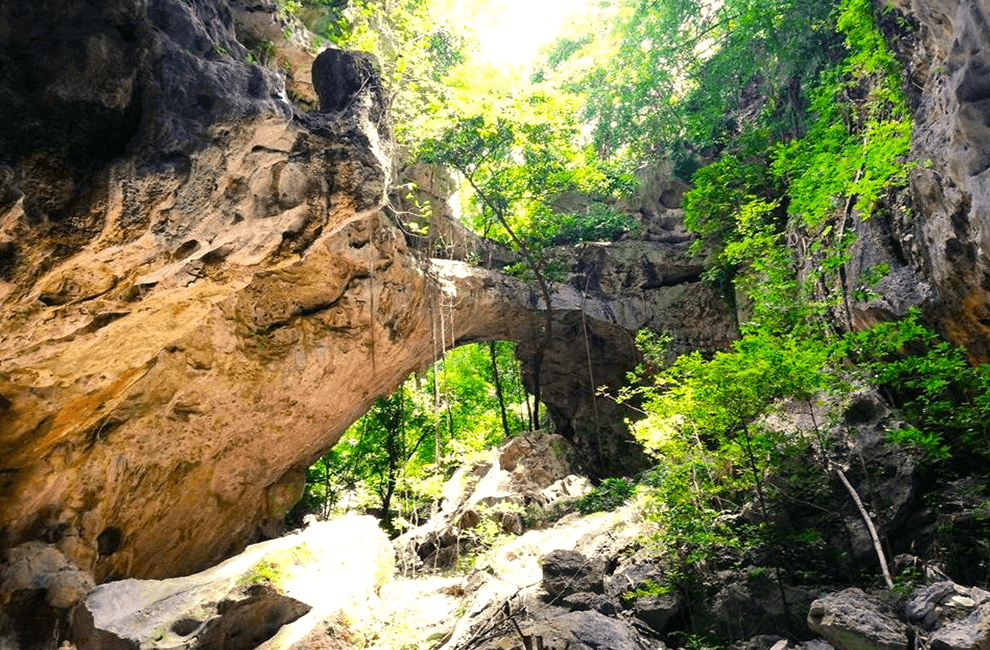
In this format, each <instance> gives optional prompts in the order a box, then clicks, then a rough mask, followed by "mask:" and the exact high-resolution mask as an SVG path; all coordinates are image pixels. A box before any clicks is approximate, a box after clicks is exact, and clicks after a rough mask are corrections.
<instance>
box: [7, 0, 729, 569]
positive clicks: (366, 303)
mask: <svg viewBox="0 0 990 650" xmlns="http://www.w3.org/2000/svg"><path fill="white" fill-rule="evenodd" d="M53 26H54V27H53ZM0 67H2V69H3V70H4V73H5V74H3V75H2V76H0V79H2V81H0V98H2V101H0V118H2V119H3V122H4V124H5V125H7V126H8V127H9V128H6V129H4V130H3V132H2V133H0V152H2V153H0V163H2V165H3V166H2V168H0V180H2V182H0V303H2V307H0V547H3V548H9V547H13V546H16V545H18V544H21V543H23V542H26V541H29V540H43V541H46V542H49V543H52V544H55V545H57V547H58V548H59V549H60V550H61V551H62V552H63V553H64V554H65V556H66V557H68V558H69V560H71V562H73V563H75V565H77V566H78V567H80V568H82V569H84V570H86V571H90V572H92V573H93V575H94V576H95V577H96V579H97V581H98V582H101V581H105V580H108V579H112V578H121V577H129V576H133V577H165V576H174V575H179V574H185V573H189V572H192V571H196V570H200V569H203V568H205V567H207V566H209V565H210V564H212V563H215V562H216V561H218V560H220V559H222V558H224V557H227V556H228V555H229V554H231V553H232V552H234V551H236V550H238V549H240V548H242V547H243V546H244V545H245V544H246V543H248V542H249V541H251V540H253V539H257V538H258V537H259V536H264V535H267V534H273V533H275V532H277V529H278V525H279V522H280V521H281V517H282V515H283V513H284V512H285V510H286V509H287V508H288V507H290V506H291V505H292V504H293V502H294V501H295V500H296V499H297V498H298V496H299V495H300V493H301V489H302V482H303V471H304V469H305V468H306V467H307V466H308V465H309V464H310V463H311V462H312V461H313V460H314V459H316V458H317V457H319V455H321V454H322V453H323V452H324V451H325V450H326V449H327V448H328V447H329V446H331V445H332V444H333V443H334V442H335V441H336V440H337V438H338V437H339V436H340V434H341V432H342V431H343V430H344V429H345V428H346V427H347V426H348V425H349V424H350V423H351V422H353V421H354V420H355V419H357V418H358V417H359V416H360V415H361V414H362V413H363V412H364V411H365V410H366V409H367V408H368V407H369V405H370V404H371V403H372V402H373V400H374V399H375V398H376V397H379V396H381V395H385V394H388V393H389V392H390V391H392V390H394V388H395V387H396V386H397V385H398V384H399V382H400V381H402V380H403V379H404V378H405V377H406V376H407V375H408V374H409V373H410V372H411V371H413V370H417V369H421V368H423V367H425V366H426V365H428V364H429V363H431V362H432V361H433V360H434V359H435V358H436V357H437V355H438V354H440V352H441V351H442V348H444V347H451V346H452V345H454V344H455V343H460V342H465V341H471V340H485V339H492V338H495V339H511V340H515V341H519V342H521V344H522V345H521V347H520V355H521V356H522V357H523V360H524V362H525V361H526V359H528V358H529V357H531V356H532V354H533V351H534V349H535V342H536V341H537V340H539V339H540V338H542V334H541V332H540V327H541V323H542V319H541V318H539V317H538V312H539V310H540V308H541V305H540V304H539V300H538V299H537V297H536V293H535V292H533V291H532V290H531V289H530V287H528V286H527V285H526V284H524V283H522V282H520V281H518V280H514V279H512V278H508V277H505V276H502V275H500V274H499V273H497V272H493V271H486V270H483V269H480V268H475V267H472V266H470V265H468V264H466V263H463V262H456V261H451V260H447V261H439V260H430V259H428V258H427V257H425V256H423V255H420V254H416V253H414V252H412V251H411V250H410V249H409V247H408V246H407V243H406V241H405V239H404V237H403V235H402V232H401V231H400V230H399V229H398V228H396V227H395V226H394V225H393V223H392V222H391V221H390V220H389V219H388V218H387V217H386V215H385V214H384V213H383V212H382V209H381V206H382V205H383V203H384V202H385V198H386V194H387V190H388V187H389V185H390V182H391V180H392V175H393V174H392V164H393V162H392V153H391V144H390V138H389V125H388V116H387V115H386V114H385V111H384V109H383V107H382V104H381V92H380V88H379V85H378V83H377V82H376V81H375V79H374V76H373V74H372V71H371V68H372V66H371V64H370V63H369V62H368V61H367V60H366V59H364V58H361V57H352V56H347V55H341V54H339V53H330V54H328V55H326V56H324V57H321V59H317V61H316V62H315V63H314V64H313V68H314V79H313V80H314V84H313V86H314V87H315V89H316V90H317V91H318V92H320V93H321V97H320V99H321V104H322V110H320V111H312V112H302V111H300V110H299V109H298V108H297V107H295V106H293V105H292V104H290V102H289V100H288V98H287V96H286V93H285V89H284V79H283V77H282V76H281V74H280V73H276V72H273V71H271V70H268V69H266V68H263V67H260V66H258V65H252V64H249V63H248V62H247V56H246V50H245V49H244V47H243V46H242V45H241V44H240V42H239V41H238V39H237V34H236V33H235V29H234V21H233V19H232V16H231V12H230V10H229V8H228V5H227V4H226V3H224V2H219V1H216V0H150V1H149V2H144V1H143V0H113V1H111V2H104V3H100V4H99V7H98V8H97V7H96V6H95V5H94V4H93V3H92V2H87V1H84V0H61V1H60V2H57V3H45V4H43V5H41V4H36V3H4V4H3V5H2V6H0ZM661 225H663V224H661ZM664 227H666V228H667V229H668V230H670V229H672V228H673V226H672V225H670V224H667V225H665V226H664ZM686 244H687V239H686V237H684V236H683V235H678V236H676V237H673V238H670V237H659V238H655V240H653V241H642V242H638V243H634V242H624V243H622V244H621V245H619V246H617V247H615V248H614V251H613V250H612V249H609V248H608V247H604V246H596V245H588V246H586V247H584V248H583V249H581V250H580V251H578V252H577V253H576V254H577V258H576V260H575V261H574V262H573V270H574V271H575V273H574V274H572V275H571V280H570V282H569V283H564V284H559V285H557V286H556V287H555V296H554V304H553V309H554V314H555V326H554V327H555V332H554V339H555V342H554V347H553V349H552V350H550V352H549V353H548V358H547V360H546V361H545V362H544V364H543V366H542V368H541V373H542V384H543V386H544V387H545V391H544V396H545V399H546V401H547V402H548V404H549V405H550V407H551V410H552V412H553V414H554V416H555V418H556V419H557V420H558V421H559V422H560V424H561V426H562V428H563V430H564V431H566V432H569V435H571V437H572V438H573V439H575V440H576V441H577V443H578V447H579V449H581V450H583V453H584V455H585V457H586V458H587V463H586V464H587V465H589V466H590V465H596V464H599V463H600V461H601V460H602V459H603V458H604V457H605V456H608V457H610V458H613V459H616V465H617V466H620V467H621V466H622V465H623V464H625V465H627V466H629V465H635V463H636V456H635V455H634V454H630V453H629V451H630V450H629V449H628V448H627V447H625V446H623V440H626V439H627V438H623V435H625V434H624V433H623V432H622V431H621V430H619V429H617V430H615V431H613V432H612V433H611V434H610V435H603V436H601V437H599V428H598V426H597V425H598V423H599V422H602V421H604V419H605V416H603V415H602V413H601V412H597V411H596V410H595V408H594V407H593V406H592V402H593V400H594V399H595V398H594V390H593V388H594V386H596V385H600V384H603V383H608V382H610V381H613V380H615V379H619V378H621V377H622V376H623V373H624V372H625V371H626V370H627V369H628V368H629V367H631V365H632V364H633V363H634V362H635V361H636V359H637V353H636V351H635V348H634V346H633V344H632V338H631V335H630V332H632V331H634V330H635V329H636V328H639V327H642V326H644V325H652V326H655V327H664V328H666V329H670V330H671V331H672V332H673V333H674V335H675V337H676V338H678V339H679V340H680V341H681V343H682V345H684V346H687V345H702V346H706V347H717V346H722V345H725V344H726V342H727V341H728V340H729V338H730V337H731V336H732V328H733V324H732V319H731V318H730V317H729V314H727V312H726V310H725V308H724V305H723V304H722V302H721V301H720V300H719V298H718V297H717V295H716V294H715V293H714V292H712V291H711V290H710V289H707V288H704V287H703V286H702V285H701V284H700V283H699V282H698V275H699V273H700V270H701V268H700V266H698V264H697V263H695V262H692V261H690V260H687V259H686V258H685V257H684V255H683V249H684V248H685V246H686ZM581 314H584V316H582V315H581ZM578 337H580V338H578ZM578 341H580V342H578ZM589 359H590V360H589ZM529 371H530V373H532V371H533V369H532V368H531V367H530V370H529ZM592 378H593V380H592ZM602 409H603V410H604V409H605V406H604V405H603V406H602ZM599 418H601V419H599ZM603 431H607V430H604V429H603Z"/></svg>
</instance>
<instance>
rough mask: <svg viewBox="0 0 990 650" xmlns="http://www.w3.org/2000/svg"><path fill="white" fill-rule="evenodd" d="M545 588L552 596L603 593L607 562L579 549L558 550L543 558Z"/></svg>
mask: <svg viewBox="0 0 990 650" xmlns="http://www.w3.org/2000/svg"><path fill="white" fill-rule="evenodd" d="M542 565H543V588H544V589H545V590H546V592H547V593H548V594H550V596H551V597H552V598H561V597H563V596H567V595H569V594H574V593H578V592H592V593H598V594H600V593H603V591H604V588H603V585H602V580H603V579H604V577H605V562H604V561H603V560H602V559H601V558H588V557H585V556H584V555H582V554H581V553H579V552H577V551H568V550H558V551H553V552H551V553H549V554H548V555H547V556H546V557H544V558H543V562H542Z"/></svg>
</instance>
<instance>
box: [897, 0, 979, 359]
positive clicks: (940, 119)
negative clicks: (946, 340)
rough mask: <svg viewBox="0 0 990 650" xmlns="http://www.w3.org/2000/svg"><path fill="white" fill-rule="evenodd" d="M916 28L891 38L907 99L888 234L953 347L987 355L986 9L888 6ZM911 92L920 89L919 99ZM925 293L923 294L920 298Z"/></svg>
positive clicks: (974, 0) (975, 1) (932, 2)
mask: <svg viewBox="0 0 990 650" xmlns="http://www.w3.org/2000/svg"><path fill="white" fill-rule="evenodd" d="M886 4H888V5H892V6H895V7H897V8H898V9H900V10H902V11H903V12H904V13H905V14H906V15H907V16H908V17H909V19H910V20H911V21H913V22H914V24H915V25H916V26H917V31H915V32H913V33H910V34H906V35H904V36H903V37H899V38H895V39H892V44H893V45H894V46H895V47H896V48H897V49H898V50H899V51H900V52H901V53H902V54H903V56H904V58H905V59H906V63H907V68H908V73H909V77H910V78H909V79H908V80H907V81H906V87H907V88H908V89H909V93H912V94H914V95H915V103H916V111H915V116H914V120H915V124H914V130H913V133H912V152H911V156H912V158H913V159H914V160H917V161H918V162H919V163H920V164H919V166H918V167H916V168H915V169H914V170H913V171H912V172H911V177H910V181H911V200H912V203H913V210H912V211H913V214H914V215H915V216H913V217H912V218H911V219H910V220H909V221H908V222H907V223H906V224H904V225H903V226H902V227H898V228H895V230H900V232H899V233H897V234H896V237H895V239H896V240H897V241H896V242H895V245H896V247H897V248H899V249H901V250H900V251H898V254H899V255H900V257H901V260H902V261H909V262H910V263H911V264H912V265H913V266H915V267H916V268H917V269H919V270H920V273H921V278H920V279H921V280H923V281H924V282H927V283H929V284H930V286H931V290H932V292H931V294H930V295H923V296H921V297H922V300H921V301H919V302H920V303H921V304H923V305H924V306H925V307H926V308H927V310H928V311H929V312H930V314H931V316H932V318H933V320H935V321H936V322H938V323H939V325H940V327H941V329H942V330H943V332H944V333H945V334H947V335H948V336H949V337H950V338H951V339H952V340H953V341H955V342H956V343H959V344H963V345H965V346H966V347H967V348H968V349H969V351H970V353H971V354H972V355H973V357H974V358H976V359H979V360H982V361H986V360H988V359H990V344H988V340H990V337H988V334H990V283H988V281H987V278H988V277H990V275H988V271H990V258H988V257H987V254H986V249H987V241H988V237H990V221H988V219H987V215H988V214H990V126H988V125H987V121H986V115H987V111H988V110H990V94H988V88H990V58H988V57H990V22H988V17H990V6H988V5H987V3H986V2H984V1H981V0H887V1H886ZM916 89H921V92H920V93H917V92H916ZM923 293H924V292H923Z"/></svg>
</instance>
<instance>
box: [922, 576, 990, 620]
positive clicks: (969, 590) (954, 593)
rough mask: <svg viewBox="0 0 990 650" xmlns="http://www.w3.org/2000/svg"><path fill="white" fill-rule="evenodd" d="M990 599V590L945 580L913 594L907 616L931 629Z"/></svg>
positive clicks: (969, 611)
mask: <svg viewBox="0 0 990 650" xmlns="http://www.w3.org/2000/svg"><path fill="white" fill-rule="evenodd" d="M988 601H990V593H987V592H986V591H984V590H983V589H979V588H977V587H963V586H961V585H957V584H956V583H954V582H952V581H951V580H943V581H941V582H936V583H933V584H930V585H928V586H926V587H922V588H920V589H918V590H916V591H915V592H914V593H913V594H911V597H910V598H909V599H908V601H907V603H905V604H904V616H905V618H907V620H908V621H910V622H911V623H914V624H916V625H920V626H922V627H923V628H925V629H929V630H930V629H932V628H935V627H941V626H943V625H945V624H946V623H951V622H953V621H958V620H959V619H961V618H965V617H968V616H970V615H971V614H972V613H973V612H974V611H975V610H976V609H977V608H978V607H980V606H982V605H984V604H985V603H987V602H988Z"/></svg>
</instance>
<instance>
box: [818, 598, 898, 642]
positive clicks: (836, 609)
mask: <svg viewBox="0 0 990 650" xmlns="http://www.w3.org/2000/svg"><path fill="white" fill-rule="evenodd" d="M808 625H809V626H810V627H811V629H812V630H814V631H815V632H818V633H819V634H821V635H822V636H823V637H825V639H826V640H827V641H828V642H829V643H831V644H832V645H834V646H836V647H838V648H842V650H907V647H908V636H907V626H906V625H905V624H904V623H902V622H901V621H899V620H897V618H896V617H895V616H894V615H893V613H892V612H889V611H888V610H887V608H886V607H885V606H884V605H883V603H881V602H880V601H879V600H878V599H876V598H873V597H872V596H868V595H867V594H865V593H863V591H862V590H860V589H855V588H853V589H846V590H845V591H841V592H839V593H836V594H831V595H829V596H826V597H824V598H820V599H818V600H816V601H815V602H813V603H812V604H811V610H810V611H809V612H808Z"/></svg>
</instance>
